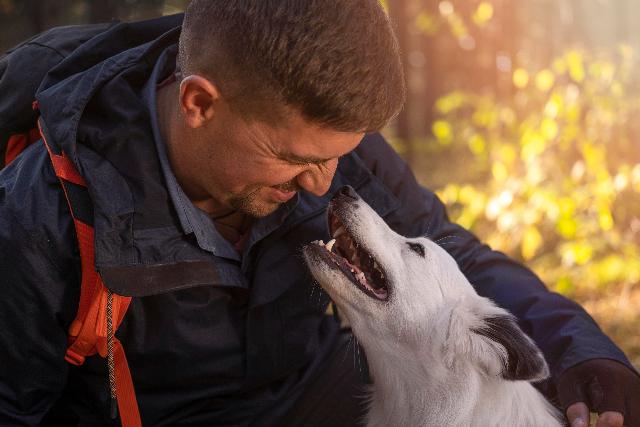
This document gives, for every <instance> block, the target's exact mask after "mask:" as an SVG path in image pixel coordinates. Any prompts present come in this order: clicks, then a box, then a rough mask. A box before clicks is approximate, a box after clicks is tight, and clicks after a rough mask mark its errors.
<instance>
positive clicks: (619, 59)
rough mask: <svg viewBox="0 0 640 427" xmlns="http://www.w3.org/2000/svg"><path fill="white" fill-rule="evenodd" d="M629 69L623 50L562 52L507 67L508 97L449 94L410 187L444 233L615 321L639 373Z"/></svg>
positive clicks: (639, 207) (639, 166) (639, 152)
mask: <svg viewBox="0 0 640 427" xmlns="http://www.w3.org/2000/svg"><path fill="white" fill-rule="evenodd" d="M633 60H634V58H633V52H632V50H631V49H630V48H629V47H628V46H624V45H621V46H619V48H618V51H617V52H615V54H613V55H608V56H607V57H603V56H602V55H595V54H591V53H589V52H586V51H581V50H569V51H567V52H566V53H565V54H564V55H562V56H561V57H559V58H557V59H555V60H554V61H553V63H552V64H549V66H548V67H546V68H543V69H538V70H528V69H525V68H519V67H515V68H514V70H513V72H512V83H513V86H514V92H513V95H511V96H503V97H498V96H497V95H496V94H493V93H483V94H478V93H471V92H463V91H452V92H450V93H448V94H446V95H445V96H442V97H440V98H438V99H437V101H436V103H435V106H434V109H435V112H436V120H434V122H433V123H432V125H431V133H432V135H431V136H430V137H429V138H427V140H419V141H414V143H413V146H414V148H413V149H414V152H417V153H418V156H419V158H420V160H419V161H417V162H414V164H415V166H416V169H417V174H418V176H419V177H420V179H421V180H422V181H423V182H424V183H426V184H427V185H428V186H430V187H432V188H433V187H434V185H435V188H437V194H438V195H439V196H440V197H441V198H442V199H443V201H444V202H445V203H446V204H447V205H448V206H449V212H450V216H451V218H452V219H453V220H454V221H456V222H458V223H460V224H461V225H463V226H465V227H468V228H470V229H471V230H472V231H474V232H475V233H476V234H478V235H479V236H480V237H481V239H482V240H483V241H485V242H487V243H488V244H489V245H490V246H492V247H493V248H494V249H497V250H501V251H504V252H506V253H508V254H509V255H510V256H512V257H514V258H516V259H518V260H520V261H522V262H526V264H527V265H528V266H529V267H531V268H532V269H533V270H534V271H536V272H537V273H538V274H539V275H540V276H541V277H542V279H543V280H544V281H545V282H546V283H547V284H548V285H549V286H550V287H551V288H552V289H553V290H555V291H558V292H560V293H563V294H565V295H568V296H569V297H572V298H574V299H577V300H579V301H581V302H583V303H584V304H586V305H587V308H589V309H590V311H592V314H594V315H595V316H596V317H597V318H598V319H599V320H600V321H601V322H603V323H605V324H606V323H607V318H608V319H609V320H611V318H612V317H615V316H618V317H619V319H618V320H620V322H618V324H616V325H613V326H612V327H614V328H615V327H618V328H622V329H624V331H618V332H616V331H615V330H614V331H612V330H609V331H608V332H610V333H612V334H613V335H614V336H615V338H616V339H617V341H618V343H619V344H620V345H621V346H623V347H624V348H625V350H626V351H627V352H628V353H629V354H630V356H631V357H632V359H633V360H634V362H635V363H636V365H638V364H640V340H639V338H638V334H637V332H635V331H637V330H638V328H639V327H640V320H639V319H638V315H637V309H638V307H639V304H640V287H639V286H638V282H639V281H640V244H639V243H640V149H639V148H638V137H640V126H639V125H638V120H637V117H639V116H640V85H639V84H638V83H639V82H638V79H637V77H636V75H635V74H634V69H633V64H634V62H633ZM398 147H400V148H401V147H402V145H398ZM607 295H608V296H607ZM611 298H613V300H611ZM606 301H609V304H608V305H606V306H603V307H600V306H598V305H597V304H601V303H604V302H606ZM594 304H595V305H594ZM611 310H614V311H615V312H614V313H612V312H611ZM620 316H622V317H620ZM605 326H607V325H605ZM605 329H606V328H605Z"/></svg>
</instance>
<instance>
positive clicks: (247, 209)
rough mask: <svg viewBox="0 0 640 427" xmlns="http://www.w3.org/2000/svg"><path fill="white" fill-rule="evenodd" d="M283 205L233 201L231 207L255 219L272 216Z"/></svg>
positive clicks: (265, 202)
mask: <svg viewBox="0 0 640 427" xmlns="http://www.w3.org/2000/svg"><path fill="white" fill-rule="evenodd" d="M280 205H281V203H278V202H267V201H257V200H247V199H246V198H245V199H236V200H232V201H231V206H233V207H234V208H235V209H236V210H238V211H240V212H242V213H244V214H246V215H249V216H250V217H253V218H263V217H265V216H267V215H271V214H272V213H274V212H275V211H276V210H278V208H279V207H280Z"/></svg>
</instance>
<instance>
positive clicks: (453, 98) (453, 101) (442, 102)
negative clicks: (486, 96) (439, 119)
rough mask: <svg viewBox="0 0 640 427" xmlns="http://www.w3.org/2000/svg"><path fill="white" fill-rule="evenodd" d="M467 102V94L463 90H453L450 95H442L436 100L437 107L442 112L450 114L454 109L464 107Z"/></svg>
mask: <svg viewBox="0 0 640 427" xmlns="http://www.w3.org/2000/svg"><path fill="white" fill-rule="evenodd" d="M464 102H465V96H464V94H463V93H462V92H458V91H456V92H451V93H450V94H448V95H445V96H441V97H440V98H438V100H437V101H436V109H437V110H438V112H439V113H441V114H449V113H450V112H452V111H455V110H457V109H458V108H460V107H462V106H463V105H464Z"/></svg>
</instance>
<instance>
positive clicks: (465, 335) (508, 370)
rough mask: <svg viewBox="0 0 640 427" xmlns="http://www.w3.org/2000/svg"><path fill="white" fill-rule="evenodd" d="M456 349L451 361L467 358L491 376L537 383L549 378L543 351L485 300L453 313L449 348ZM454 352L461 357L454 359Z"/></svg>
mask: <svg viewBox="0 0 640 427" xmlns="http://www.w3.org/2000/svg"><path fill="white" fill-rule="evenodd" d="M454 346H455V348H450V349H449V350H448V352H449V354H448V355H447V357H448V358H452V357H455V358H458V357H459V356H462V355H464V356H465V357H466V358H467V360H468V361H470V362H471V363H474V364H476V365H477V366H479V367H480V369H481V370H483V371H484V372H485V374H487V375H490V376H496V375H499V376H501V377H503V378H504V379H506V380H512V381H515V380H526V381H536V380H541V379H544V378H546V377H547V376H549V368H548V367H547V363H546V362H545V360H544V356H543V355H542V352H541V351H540V350H539V349H538V347H537V346H536V345H535V343H534V342H533V341H532V340H531V338H529V337H528V336H527V335H526V334H525V333H524V332H523V331H522V330H521V329H520V327H518V325H517V323H516V321H515V318H514V317H513V316H512V315H511V314H509V313H508V312H507V311H505V310H503V309H501V308H499V307H496V306H495V305H494V304H493V303H492V302H491V301H490V300H488V299H486V298H482V297H478V298H473V302H470V301H468V300H467V301H466V302H464V303H459V304H457V306H456V307H455V308H454V309H453V310H452V313H451V318H450V320H449V330H448V332H447V346H446V347H454ZM452 352H457V353H458V354H457V355H456V356H454V355H453V354H452ZM469 359H470V360H469ZM450 360H455V359H450Z"/></svg>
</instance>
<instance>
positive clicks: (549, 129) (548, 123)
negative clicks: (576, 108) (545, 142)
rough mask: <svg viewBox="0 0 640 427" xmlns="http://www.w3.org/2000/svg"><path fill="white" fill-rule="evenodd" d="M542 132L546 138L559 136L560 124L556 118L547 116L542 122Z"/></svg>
mask: <svg viewBox="0 0 640 427" xmlns="http://www.w3.org/2000/svg"><path fill="white" fill-rule="evenodd" d="M540 132H542V135H544V137H545V138H547V139H554V138H555V137H556V136H558V125H557V123H556V122H555V120H553V119H550V118H548V117H546V118H544V119H543V120H542V123H541V124H540Z"/></svg>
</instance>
